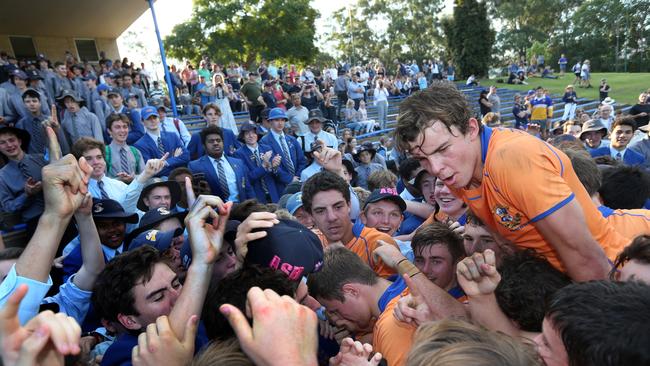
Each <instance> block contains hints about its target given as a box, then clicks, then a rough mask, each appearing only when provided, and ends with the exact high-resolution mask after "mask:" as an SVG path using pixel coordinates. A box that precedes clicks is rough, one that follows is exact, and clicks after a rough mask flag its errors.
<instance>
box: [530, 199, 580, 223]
mask: <svg viewBox="0 0 650 366" xmlns="http://www.w3.org/2000/svg"><path fill="white" fill-rule="evenodd" d="M574 198H575V194H573V193H571V195H569V197H567V198H565V199H563V200H562V201H560V202H558V203H557V204H556V205H555V206H553V207H551V208H549V209H548V210H546V211H544V212H542V213H541V214H539V215H537V216H535V217H533V218H532V219H530V222H537V221H539V220H542V219H544V218H546V217H547V216H548V215H550V214H552V213H553V212H555V211H557V210H559V209H561V208H562V207H564V206H565V205H566V204H567V203H569V202H571V201H572V200H573V199H574Z"/></svg>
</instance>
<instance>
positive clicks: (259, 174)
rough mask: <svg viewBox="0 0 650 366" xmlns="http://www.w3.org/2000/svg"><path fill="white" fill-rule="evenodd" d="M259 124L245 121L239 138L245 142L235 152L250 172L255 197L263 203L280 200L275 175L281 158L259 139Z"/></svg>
mask: <svg viewBox="0 0 650 366" xmlns="http://www.w3.org/2000/svg"><path fill="white" fill-rule="evenodd" d="M260 138H261V136H260V135H259V134H258V131H257V125H256V124H255V123H253V122H247V123H245V124H244V125H243V126H242V127H241V129H240V131H239V138H238V139H239V140H240V141H242V142H243V143H244V146H242V147H240V148H239V149H238V150H237V151H236V152H235V153H234V155H233V156H234V157H236V158H237V159H239V160H241V161H242V163H244V165H245V166H246V168H247V169H248V172H249V177H250V184H251V185H252V186H253V190H254V191H255V198H256V199H257V201H258V202H261V203H272V202H278V200H279V199H280V196H281V195H282V192H281V191H278V188H277V186H276V184H275V182H276V178H275V175H276V174H278V172H277V168H278V166H279V165H280V161H281V158H280V156H278V155H276V156H273V151H272V150H271V148H270V147H268V146H266V145H261V144H259V143H258V140H259V139H260Z"/></svg>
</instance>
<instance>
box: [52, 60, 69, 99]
mask: <svg viewBox="0 0 650 366" xmlns="http://www.w3.org/2000/svg"><path fill="white" fill-rule="evenodd" d="M74 87H75V85H74V83H73V82H72V80H70V79H68V68H67V67H66V66H65V64H64V63H63V62H60V61H57V62H55V63H54V77H53V78H51V79H49V85H48V90H49V91H50V92H49V93H50V99H51V100H55V99H57V98H59V97H60V96H61V93H62V92H63V91H64V90H74Z"/></svg>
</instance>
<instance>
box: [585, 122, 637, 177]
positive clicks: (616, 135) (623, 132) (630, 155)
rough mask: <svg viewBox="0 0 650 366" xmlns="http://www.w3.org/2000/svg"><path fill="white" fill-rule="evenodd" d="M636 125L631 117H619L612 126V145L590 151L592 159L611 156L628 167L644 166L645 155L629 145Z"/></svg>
mask: <svg viewBox="0 0 650 366" xmlns="http://www.w3.org/2000/svg"><path fill="white" fill-rule="evenodd" d="M635 128H636V123H635V122H634V119H632V118H629V117H619V118H618V119H616V121H614V124H613V125H612V133H611V135H610V136H611V137H610V138H611V143H610V146H609V147H601V148H598V149H594V150H591V151H590V154H591V156H592V157H597V156H603V155H606V156H611V157H612V158H613V159H614V160H616V161H620V162H623V163H624V164H626V165H642V164H644V163H645V158H644V157H643V155H641V154H639V153H637V152H636V151H634V150H632V149H628V148H627V145H628V144H629V143H630V140H631V139H632V135H633V134H634V129H635Z"/></svg>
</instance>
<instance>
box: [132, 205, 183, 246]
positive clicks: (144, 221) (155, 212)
mask: <svg viewBox="0 0 650 366" xmlns="http://www.w3.org/2000/svg"><path fill="white" fill-rule="evenodd" d="M185 216H187V212H178V211H176V210H168V209H167V208H165V207H158V208H154V209H152V210H149V211H147V212H146V213H145V214H144V215H143V216H142V218H141V219H140V225H139V226H138V228H137V229H135V230H133V231H132V232H131V233H129V235H128V236H127V238H126V240H125V241H126V242H127V243H128V242H130V241H131V240H133V238H135V237H136V236H137V235H139V234H140V233H142V232H144V231H147V230H151V229H153V228H155V227H156V225H158V224H160V223H161V222H163V221H165V220H167V219H171V218H174V217H175V218H177V219H178V221H180V223H181V225H182V226H184V220H185Z"/></svg>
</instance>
